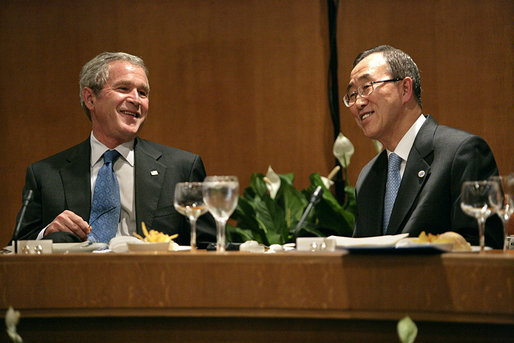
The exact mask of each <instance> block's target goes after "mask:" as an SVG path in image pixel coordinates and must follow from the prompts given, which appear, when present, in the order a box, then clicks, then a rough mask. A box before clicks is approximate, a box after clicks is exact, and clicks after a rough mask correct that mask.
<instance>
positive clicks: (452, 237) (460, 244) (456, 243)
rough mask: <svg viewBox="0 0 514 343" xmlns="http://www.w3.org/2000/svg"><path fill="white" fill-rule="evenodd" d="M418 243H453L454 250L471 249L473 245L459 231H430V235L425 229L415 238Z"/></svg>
mask: <svg viewBox="0 0 514 343" xmlns="http://www.w3.org/2000/svg"><path fill="white" fill-rule="evenodd" d="M413 241H414V242H416V243H434V244H442V243H453V249H452V250H454V251H470V250H471V245H470V244H469V243H468V242H467V241H466V240H465V239H464V237H462V236H461V235H460V234H458V233H457V232H453V231H448V232H444V233H441V234H439V235H433V234H431V233H429V234H428V235H427V234H426V233H425V231H422V232H421V233H420V234H419V237H418V238H414V239H413Z"/></svg>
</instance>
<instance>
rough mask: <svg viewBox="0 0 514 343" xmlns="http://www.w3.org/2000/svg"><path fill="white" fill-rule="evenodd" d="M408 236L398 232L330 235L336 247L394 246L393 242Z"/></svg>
mask: <svg viewBox="0 0 514 343" xmlns="http://www.w3.org/2000/svg"><path fill="white" fill-rule="evenodd" d="M407 236H409V234H408V233H400V234H398V235H385V236H374V237H358V238H353V237H341V236H330V237H328V238H333V239H335V240H336V247H337V248H345V247H346V248H349V247H394V246H395V244H396V243H397V242H398V241H400V240H401V239H403V238H406V237H407Z"/></svg>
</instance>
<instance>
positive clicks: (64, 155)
mask: <svg viewBox="0 0 514 343" xmlns="http://www.w3.org/2000/svg"><path fill="white" fill-rule="evenodd" d="M89 150H90V145H89V139H88V140H85V141H83V142H81V143H79V144H77V145H74V146H72V147H70V148H68V149H66V150H63V151H60V152H58V153H56V154H53V155H51V156H48V157H45V158H43V159H41V160H39V161H36V162H34V163H32V164H31V165H32V166H33V167H41V166H47V165H60V164H63V163H67V162H68V161H69V160H70V159H71V158H73V157H74V156H81V157H84V158H89Z"/></svg>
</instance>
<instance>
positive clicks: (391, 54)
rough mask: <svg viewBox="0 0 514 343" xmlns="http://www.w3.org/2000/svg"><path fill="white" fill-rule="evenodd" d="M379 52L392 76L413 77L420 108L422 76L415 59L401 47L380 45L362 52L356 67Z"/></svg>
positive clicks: (355, 63)
mask: <svg viewBox="0 0 514 343" xmlns="http://www.w3.org/2000/svg"><path fill="white" fill-rule="evenodd" d="M376 52H379V53H381V54H382V56H384V59H385V60H386V62H387V64H388V65H389V72H390V73H391V77H393V78H399V79H403V78H406V77H410V78H411V79H412V84H413V87H412V88H413V90H414V97H415V98H416V101H417V103H418V105H419V107H420V108H423V106H422V105H421V76H420V75H419V69H418V66H417V65H416V63H414V60H413V59H412V58H411V57H410V56H409V55H407V54H406V53H405V52H403V51H402V50H400V49H396V48H393V47H392V46H390V45H380V46H377V47H374V48H371V49H368V50H365V51H363V52H361V53H360V54H359V55H358V56H357V57H356V58H355V61H353V66H354V67H355V66H356V65H357V64H358V63H359V62H360V61H362V60H363V59H364V58H366V57H368V56H369V55H371V54H374V53H376Z"/></svg>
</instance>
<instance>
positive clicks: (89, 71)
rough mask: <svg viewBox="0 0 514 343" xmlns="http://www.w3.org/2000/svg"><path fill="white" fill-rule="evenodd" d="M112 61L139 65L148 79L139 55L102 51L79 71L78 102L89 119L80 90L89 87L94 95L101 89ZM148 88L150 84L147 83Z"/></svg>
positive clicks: (89, 114)
mask: <svg viewBox="0 0 514 343" xmlns="http://www.w3.org/2000/svg"><path fill="white" fill-rule="evenodd" d="M114 61H127V62H129V63H131V64H133V65H135V66H138V67H141V69H143V70H144V72H145V74H146V78H147V79H148V69H147V68H146V66H145V63H144V62H143V60H142V59H141V58H140V57H137V56H134V55H130V54H127V53H125V52H102V53H101V54H99V55H97V56H96V57H94V58H93V59H92V60H90V61H89V62H87V63H86V64H85V65H84V66H83V67H82V71H81V72H80V82H79V84H80V104H81V105H82V108H83V109H84V112H86V115H87V117H88V118H89V120H91V113H90V112H89V109H88V108H87V106H86V104H85V103H84V97H83V96H82V90H83V89H84V87H88V88H91V90H92V91H93V93H94V94H95V95H98V93H99V92H100V91H101V90H102V89H103V87H104V85H105V83H106V82H107V80H108V79H109V64H110V63H111V62H114ZM148 90H150V85H148Z"/></svg>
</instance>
